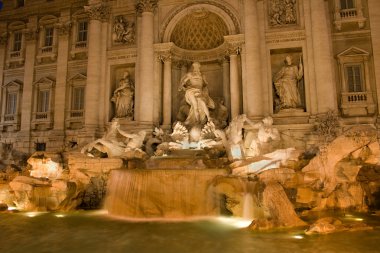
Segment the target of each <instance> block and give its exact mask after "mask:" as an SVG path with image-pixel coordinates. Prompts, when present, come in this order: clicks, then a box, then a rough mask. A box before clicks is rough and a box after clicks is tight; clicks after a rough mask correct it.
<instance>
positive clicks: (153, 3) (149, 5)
mask: <svg viewBox="0 0 380 253" xmlns="http://www.w3.org/2000/svg"><path fill="white" fill-rule="evenodd" d="M157 2H158V0H138V1H137V5H136V11H137V12H138V13H143V12H154V10H155V9H156V8H157Z"/></svg>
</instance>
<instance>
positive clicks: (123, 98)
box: [111, 71, 135, 119]
mask: <svg viewBox="0 0 380 253" xmlns="http://www.w3.org/2000/svg"><path fill="white" fill-rule="evenodd" d="M134 90H135V89H134V85H133V81H132V80H131V78H130V74H129V72H128V71H125V72H124V75H123V78H122V79H120V81H119V87H117V88H116V90H115V91H114V92H113V96H112V98H111V101H112V102H114V103H115V115H116V118H128V119H132V118H133V96H134V93H135V91H134Z"/></svg>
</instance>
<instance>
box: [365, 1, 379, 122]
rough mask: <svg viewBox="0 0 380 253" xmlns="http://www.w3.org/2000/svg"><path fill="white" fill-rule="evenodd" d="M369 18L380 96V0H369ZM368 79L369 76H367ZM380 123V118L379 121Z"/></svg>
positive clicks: (377, 89)
mask: <svg viewBox="0 0 380 253" xmlns="http://www.w3.org/2000/svg"><path fill="white" fill-rule="evenodd" d="M368 10H369V19H370V22H371V38H372V50H373V62H374V65H375V66H374V71H375V76H376V78H375V79H376V87H377V88H376V91H377V97H378V98H380V48H379V46H378V45H380V16H379V13H380V1H378V0H368ZM367 79H368V78H367ZM377 106H378V111H379V110H380V99H378V100H377ZM377 122H378V124H380V120H378V121H377Z"/></svg>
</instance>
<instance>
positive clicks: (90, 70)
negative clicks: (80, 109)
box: [84, 1, 109, 135]
mask: <svg viewBox="0 0 380 253" xmlns="http://www.w3.org/2000/svg"><path fill="white" fill-rule="evenodd" d="M85 10H86V11H87V13H88V15H89V18H90V24H89V31H88V64H87V85H86V92H85V115H84V120H85V127H86V128H87V129H88V130H90V132H91V133H89V134H91V135H95V131H96V130H97V128H98V122H99V109H98V108H99V102H100V99H99V97H100V85H101V83H100V81H101V71H102V67H104V66H102V64H101V63H102V61H101V60H102V59H101V58H102V57H101V56H102V52H101V51H102V49H103V46H102V41H103V40H102V37H103V36H105V35H104V34H102V20H107V19H108V17H109V7H108V6H107V5H106V4H104V3H103V2H101V1H90V5H89V6H85ZM101 106H102V105H101Z"/></svg>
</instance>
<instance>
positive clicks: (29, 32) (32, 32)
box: [23, 28, 38, 41]
mask: <svg viewBox="0 0 380 253" xmlns="http://www.w3.org/2000/svg"><path fill="white" fill-rule="evenodd" d="M23 34H24V36H25V40H26V41H34V40H37V38H38V31H37V29H35V28H27V29H24V30H23Z"/></svg>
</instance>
